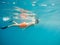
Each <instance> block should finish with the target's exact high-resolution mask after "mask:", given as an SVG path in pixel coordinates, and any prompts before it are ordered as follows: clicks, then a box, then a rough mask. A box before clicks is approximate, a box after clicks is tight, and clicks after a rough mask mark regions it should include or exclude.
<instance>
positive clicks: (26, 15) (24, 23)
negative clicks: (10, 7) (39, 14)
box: [1, 9, 39, 29]
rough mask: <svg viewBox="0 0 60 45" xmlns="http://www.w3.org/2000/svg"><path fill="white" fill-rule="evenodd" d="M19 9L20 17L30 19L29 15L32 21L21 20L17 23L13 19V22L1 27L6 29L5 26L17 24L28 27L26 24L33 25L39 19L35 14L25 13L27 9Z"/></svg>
mask: <svg viewBox="0 0 60 45" xmlns="http://www.w3.org/2000/svg"><path fill="white" fill-rule="evenodd" d="M20 11H21V14H20V17H21V18H22V19H25V20H30V18H29V17H31V20H32V21H31V22H22V23H20V24H18V23H17V22H15V21H12V22H13V23H14V24H12V25H8V26H5V27H2V28H1V29H6V28H8V27H12V26H19V27H20V28H26V27H28V26H31V25H34V24H37V23H39V20H38V19H36V18H35V15H32V14H27V13H26V12H28V11H26V10H23V9H20Z"/></svg>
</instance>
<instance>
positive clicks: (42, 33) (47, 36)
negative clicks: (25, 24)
mask: <svg viewBox="0 0 60 45" xmlns="http://www.w3.org/2000/svg"><path fill="white" fill-rule="evenodd" d="M34 2H35V3H34ZM14 7H20V8H23V9H26V10H29V11H32V12H34V13H35V14H36V16H37V17H39V19H40V22H39V24H36V25H34V26H31V27H29V28H27V29H25V30H23V29H21V28H20V27H14V26H13V27H10V28H7V29H4V30H2V29H0V45H60V0H0V28H1V27H3V26H7V25H10V24H12V22H11V23H9V22H10V21H11V20H13V18H12V17H13V16H14V14H13V13H19V12H16V11H14ZM3 17H9V18H10V20H9V21H3ZM16 21H17V22H20V21H19V20H16Z"/></svg>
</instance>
